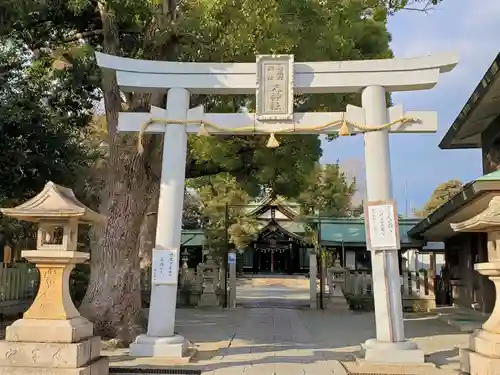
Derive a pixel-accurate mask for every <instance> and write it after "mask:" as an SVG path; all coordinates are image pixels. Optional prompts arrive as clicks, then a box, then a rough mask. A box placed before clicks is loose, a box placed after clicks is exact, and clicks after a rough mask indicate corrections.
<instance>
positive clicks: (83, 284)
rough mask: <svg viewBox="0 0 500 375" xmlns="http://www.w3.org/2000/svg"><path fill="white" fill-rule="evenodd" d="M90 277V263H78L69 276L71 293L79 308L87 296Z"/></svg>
mask: <svg viewBox="0 0 500 375" xmlns="http://www.w3.org/2000/svg"><path fill="white" fill-rule="evenodd" d="M89 279H90V265H88V264H77V265H76V266H75V268H74V269H73V271H71V275H70V277H69V293H70V294H71V299H72V300H73V303H74V304H75V306H76V307H77V308H78V307H79V306H80V304H81V303H82V301H83V297H85V293H86V292H87V287H88V285H89Z"/></svg>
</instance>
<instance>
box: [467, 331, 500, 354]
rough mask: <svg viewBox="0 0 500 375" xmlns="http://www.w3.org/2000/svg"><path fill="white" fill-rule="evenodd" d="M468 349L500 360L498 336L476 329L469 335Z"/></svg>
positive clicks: (499, 339)
mask: <svg viewBox="0 0 500 375" xmlns="http://www.w3.org/2000/svg"><path fill="white" fill-rule="evenodd" d="M469 349H470V350H472V351H474V352H477V353H481V354H484V355H486V356H490V357H495V358H500V335H499V334H498V333H492V332H488V331H485V330H483V329H478V330H476V331H475V332H474V333H473V334H472V335H470V338H469Z"/></svg>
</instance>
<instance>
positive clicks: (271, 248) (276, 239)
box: [252, 220, 308, 275]
mask: <svg viewBox="0 0 500 375" xmlns="http://www.w3.org/2000/svg"><path fill="white" fill-rule="evenodd" d="M307 246H308V245H307V243H306V241H305V240H304V238H302V237H301V236H299V235H297V234H295V233H292V232H289V231H288V230H286V229H285V228H283V227H282V226H281V225H280V224H279V223H278V222H277V221H276V220H271V221H270V222H269V224H267V225H266V226H265V227H264V228H263V229H262V230H261V231H260V233H259V236H258V238H257V240H256V241H255V242H254V243H253V253H252V258H253V259H252V264H253V267H252V273H253V274H288V275H292V274H301V273H307V272H308V269H301V264H303V263H304V260H302V262H301V259H300V258H301V249H303V250H302V252H304V254H307V253H306V248H307Z"/></svg>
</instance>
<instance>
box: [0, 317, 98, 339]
mask: <svg viewBox="0 0 500 375" xmlns="http://www.w3.org/2000/svg"><path fill="white" fill-rule="evenodd" d="M93 334H94V326H93V324H92V323H91V322H89V321H88V320H87V319H85V318H84V317H82V316H79V317H76V318H73V319H68V320H51V319H19V320H16V321H15V322H14V323H13V324H12V325H10V326H9V327H7V330H6V333H5V339H6V340H7V341H14V342H19V341H20V342H52V343H73V342H78V341H81V340H83V339H86V338H88V337H91V336H93Z"/></svg>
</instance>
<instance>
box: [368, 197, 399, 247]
mask: <svg viewBox="0 0 500 375" xmlns="http://www.w3.org/2000/svg"><path fill="white" fill-rule="evenodd" d="M395 212H396V210H395V206H394V204H393V203H381V204H370V203H368V205H367V207H366V211H365V220H366V231H367V236H366V239H367V244H366V245H367V248H368V250H399V248H400V243H399V228H398V222H397V217H396V215H395Z"/></svg>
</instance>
